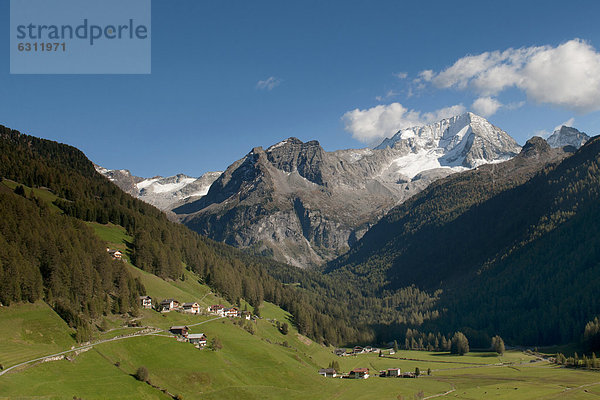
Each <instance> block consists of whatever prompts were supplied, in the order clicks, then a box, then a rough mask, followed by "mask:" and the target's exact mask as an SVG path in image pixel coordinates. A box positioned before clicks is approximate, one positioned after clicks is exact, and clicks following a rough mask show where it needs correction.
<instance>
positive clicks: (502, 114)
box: [0, 0, 600, 177]
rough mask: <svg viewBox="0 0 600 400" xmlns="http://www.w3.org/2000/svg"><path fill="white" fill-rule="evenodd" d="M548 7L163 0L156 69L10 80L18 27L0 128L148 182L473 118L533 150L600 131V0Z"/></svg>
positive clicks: (1, 47)
mask: <svg viewBox="0 0 600 400" xmlns="http://www.w3.org/2000/svg"><path fill="white" fill-rule="evenodd" d="M324 3H325V4H324ZM550 4H552V2H547V1H504V2H483V1H451V2H449V1H448V2H442V1H429V2H428V1H415V2H408V1H335V2H334V1H330V2H323V1H303V2H295V3H292V2H282V1H254V2H249V1H199V0H177V1H166V0H154V1H152V73H151V74H150V75H10V74H9V57H8V54H9V38H8V35H9V32H8V30H7V29H5V33H4V34H5V40H2V41H0V54H5V57H2V58H0V63H1V65H0V88H1V90H2V96H0V124H3V125H6V126H9V127H11V128H14V129H18V130H20V131H22V132H24V133H29V134H32V135H36V136H40V137H44V138H49V139H52V140H58V141H60V142H64V143H68V144H71V145H74V146H76V147H78V148H80V149H82V150H83V151H84V152H85V153H86V154H87V155H88V157H89V158H90V159H91V160H92V161H94V162H96V163H98V164H100V165H102V166H104V167H107V168H111V169H116V168H127V169H130V170H131V171H132V172H133V173H134V174H136V175H139V176H146V177H147V176H154V175H172V174H175V173H179V172H182V173H186V174H188V175H192V176H199V175H201V174H202V173H204V172H206V171H212V170H220V169H224V168H226V167H227V166H228V165H229V164H230V163H231V162H233V161H234V160H236V159H239V158H241V157H243V156H244V155H245V154H246V153H247V152H248V151H250V150H251V149H252V147H255V146H263V147H267V146H269V145H271V144H274V143H276V142H278V141H280V140H282V139H285V138H287V137H289V136H296V137H298V138H300V139H301V140H312V139H316V140H318V141H320V142H321V144H322V145H323V146H324V147H325V148H326V149H327V150H336V149H342V148H351V147H354V148H358V147H364V146H366V145H367V144H370V143H373V142H375V141H377V140H379V139H378V138H379V137H380V136H381V135H382V134H384V133H385V132H384V131H392V130H394V129H396V128H397V129H400V128H402V127H405V125H406V124H409V123H413V122H428V121H431V120H433V119H434V118H436V117H438V116H445V115H446V114H447V113H449V112H452V111H463V110H471V111H476V110H475V109H474V108H476V109H477V110H478V111H479V113H485V114H487V115H488V119H489V120H490V121H491V122H492V123H494V124H495V125H497V126H499V127H501V128H502V129H504V130H506V131H507V132H508V133H509V134H511V135H512V136H513V137H515V139H517V141H519V142H520V143H523V142H524V141H525V140H526V139H527V138H529V137H530V136H532V135H534V134H536V133H539V132H540V131H546V132H549V131H551V130H552V129H553V128H554V127H555V126H557V125H559V124H561V123H563V122H565V121H569V120H571V121H573V123H572V124H573V126H575V127H576V128H578V129H580V130H583V131H585V132H587V133H588V134H591V135H595V134H599V133H600V112H599V111H598V110H600V99H599V98H598V96H599V95H598V93H600V90H597V89H599V88H600V86H598V85H600V82H598V79H600V55H599V53H598V51H599V50H600V28H599V27H598V24H597V16H598V15H600V2H597V1H571V2H568V3H565V4H564V5H560V6H554V5H550ZM8 18H9V2H8V1H6V0H4V1H2V2H1V5H0V24H1V25H2V26H5V27H7V26H8V22H9V21H8ZM577 39H579V40H577ZM509 49H513V50H509ZM518 49H521V50H518ZM496 51H498V53H494V52H496ZM469 55H470V56H471V57H470V58H465V57H467V56H469ZM453 66H454V68H452V67H453ZM467 66H468V68H467ZM423 71H427V72H423ZM596 72H598V73H596ZM596 77H597V78H596ZM546 82H547V85H546ZM580 92H581V93H582V94H581V95H579V93H580ZM476 101H477V103H475V104H474V102H476ZM353 110H355V111H353Z"/></svg>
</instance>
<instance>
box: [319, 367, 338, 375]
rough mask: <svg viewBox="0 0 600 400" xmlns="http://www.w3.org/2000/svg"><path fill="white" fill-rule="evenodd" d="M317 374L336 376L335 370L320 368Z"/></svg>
mask: <svg viewBox="0 0 600 400" xmlns="http://www.w3.org/2000/svg"><path fill="white" fill-rule="evenodd" d="M319 373H320V374H323V373H325V374H336V373H337V372H336V370H335V369H333V368H321V369H320V370H319Z"/></svg>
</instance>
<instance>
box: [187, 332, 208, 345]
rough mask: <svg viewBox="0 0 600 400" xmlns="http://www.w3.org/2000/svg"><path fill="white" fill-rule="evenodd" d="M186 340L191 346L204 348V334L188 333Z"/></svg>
mask: <svg viewBox="0 0 600 400" xmlns="http://www.w3.org/2000/svg"><path fill="white" fill-rule="evenodd" d="M187 339H188V341H189V342H190V343H192V344H197V345H198V346H199V347H204V346H206V335H204V333H190V334H188V335H187Z"/></svg>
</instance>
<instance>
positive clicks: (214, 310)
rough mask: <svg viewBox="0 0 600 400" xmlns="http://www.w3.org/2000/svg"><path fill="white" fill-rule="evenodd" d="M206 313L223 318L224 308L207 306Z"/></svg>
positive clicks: (218, 305)
mask: <svg viewBox="0 0 600 400" xmlns="http://www.w3.org/2000/svg"><path fill="white" fill-rule="evenodd" d="M206 311H208V312H209V313H211V314H215V315H219V316H221V317H222V316H223V313H224V312H225V307H224V306H222V305H221V304H214V305H212V306H209V307H208V308H207V309H206Z"/></svg>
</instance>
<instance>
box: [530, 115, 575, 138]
mask: <svg viewBox="0 0 600 400" xmlns="http://www.w3.org/2000/svg"><path fill="white" fill-rule="evenodd" d="M574 123H575V118H569V119H568V120H566V121H565V122H563V123H562V124H558V125H556V126H555V127H554V129H552V132H549V131H547V130H546V129H540V130H539V131H535V132H534V134H533V136H540V137H543V138H544V139H548V138H549V137H550V136H551V135H552V134H553V133H554V131H557V130H559V129H560V128H561V127H562V126H569V127H573V124H574Z"/></svg>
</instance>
